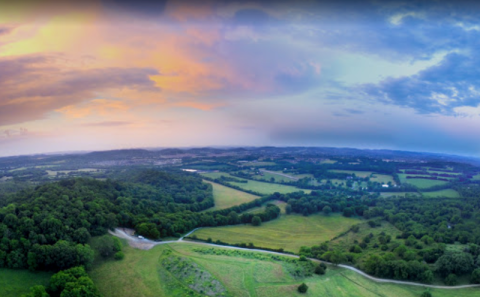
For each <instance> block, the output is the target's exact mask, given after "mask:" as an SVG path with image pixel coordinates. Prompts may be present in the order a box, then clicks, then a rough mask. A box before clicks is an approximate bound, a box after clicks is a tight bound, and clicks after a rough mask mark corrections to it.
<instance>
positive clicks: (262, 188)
mask: <svg viewBox="0 0 480 297" xmlns="http://www.w3.org/2000/svg"><path fill="white" fill-rule="evenodd" d="M202 175H204V176H206V177H210V178H219V177H220V176H226V177H232V176H231V175H229V174H228V173H224V172H212V173H202ZM235 178H237V177H235ZM229 184H232V185H235V186H238V187H240V188H242V189H246V190H251V191H255V192H258V193H262V194H265V195H269V194H273V193H275V192H279V193H281V194H287V193H292V192H298V191H304V192H305V193H310V192H311V190H305V189H299V188H297V187H293V186H285V185H279V184H271V183H264V182H259V181H253V180H249V181H248V183H235V182H229Z"/></svg>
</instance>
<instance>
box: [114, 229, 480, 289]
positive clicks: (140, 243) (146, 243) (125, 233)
mask: <svg viewBox="0 0 480 297" xmlns="http://www.w3.org/2000/svg"><path fill="white" fill-rule="evenodd" d="M198 229H201V228H196V229H193V230H192V231H190V232H188V233H187V234H185V235H184V236H182V237H180V238H179V239H178V240H170V241H153V240H149V239H146V238H145V239H140V238H138V237H135V236H133V235H131V234H133V230H131V229H126V228H115V232H113V231H108V232H109V233H110V234H112V235H113V236H117V237H120V238H124V239H127V240H128V244H129V245H130V246H131V247H134V248H138V249H142V250H149V249H151V248H153V247H154V246H156V245H160V244H166V243H175V242H177V243H179V242H188V243H193V244H199V245H204V246H213V247H221V248H225V249H234V250H242V251H251V252H260V253H267V254H273V255H280V256H286V257H292V258H299V256H297V255H292V254H284V253H279V252H272V251H267V250H261V249H248V248H241V247H236V246H227V245H219V244H214V243H206V242H199V241H185V240H183V239H184V238H185V237H188V236H190V235H191V234H192V233H193V232H195V231H197V230H198ZM129 233H130V234H129ZM309 259H310V260H311V261H313V262H317V263H321V262H322V263H326V264H329V265H333V264H332V263H330V262H326V261H320V260H318V259H313V258H309ZM337 266H338V267H342V268H345V269H349V270H351V271H354V272H356V273H358V274H360V275H362V276H364V277H366V278H368V279H370V280H372V281H374V282H377V283H390V284H399V285H407V286H419V287H424V288H432V289H449V290H454V289H465V288H476V287H480V285H460V286H436V285H427V284H420V283H415V282H407V281H398V280H393V279H384V278H376V277H373V276H371V275H368V274H366V273H365V272H363V271H361V270H359V269H357V268H355V267H352V266H348V265H343V264H339V265H337Z"/></svg>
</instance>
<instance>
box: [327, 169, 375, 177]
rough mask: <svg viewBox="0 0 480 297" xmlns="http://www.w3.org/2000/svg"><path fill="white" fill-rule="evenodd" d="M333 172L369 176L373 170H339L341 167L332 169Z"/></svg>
mask: <svg viewBox="0 0 480 297" xmlns="http://www.w3.org/2000/svg"><path fill="white" fill-rule="evenodd" d="M330 171H331V172H337V173H348V174H354V173H355V175H356V176H358V177H367V176H370V175H371V174H372V173H374V172H373V171H355V170H339V169H332V170H330Z"/></svg>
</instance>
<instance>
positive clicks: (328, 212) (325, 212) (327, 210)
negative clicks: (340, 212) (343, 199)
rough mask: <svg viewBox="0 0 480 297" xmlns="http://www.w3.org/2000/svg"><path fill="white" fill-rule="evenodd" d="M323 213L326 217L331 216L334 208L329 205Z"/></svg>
mask: <svg viewBox="0 0 480 297" xmlns="http://www.w3.org/2000/svg"><path fill="white" fill-rule="evenodd" d="M322 211H323V213H324V214H325V215H329V214H330V213H331V212H332V208H331V207H330V206H328V205H326V206H325V207H324V208H323V209H322Z"/></svg>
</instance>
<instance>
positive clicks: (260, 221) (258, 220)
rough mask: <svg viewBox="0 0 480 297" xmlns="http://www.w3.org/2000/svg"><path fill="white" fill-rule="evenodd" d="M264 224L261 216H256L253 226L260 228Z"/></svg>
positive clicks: (253, 219)
mask: <svg viewBox="0 0 480 297" xmlns="http://www.w3.org/2000/svg"><path fill="white" fill-rule="evenodd" d="M261 224H262V219H261V218H260V217H259V216H254V217H253V218H252V225H253V226H260V225H261Z"/></svg>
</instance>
